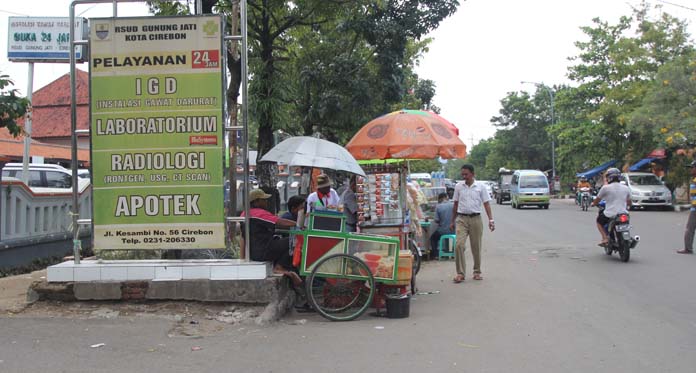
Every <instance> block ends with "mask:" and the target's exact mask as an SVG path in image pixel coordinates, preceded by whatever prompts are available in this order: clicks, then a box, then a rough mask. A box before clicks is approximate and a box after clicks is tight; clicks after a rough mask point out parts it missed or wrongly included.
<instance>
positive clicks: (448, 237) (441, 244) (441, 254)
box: [437, 234, 457, 260]
mask: <svg viewBox="0 0 696 373" xmlns="http://www.w3.org/2000/svg"><path fill="white" fill-rule="evenodd" d="M446 241H451V243H450V242H446ZM456 243H457V235H455V234H443V235H442V236H440V241H438V243H437V260H441V259H442V258H454V245H455V244H456ZM445 248H447V251H445Z"/></svg>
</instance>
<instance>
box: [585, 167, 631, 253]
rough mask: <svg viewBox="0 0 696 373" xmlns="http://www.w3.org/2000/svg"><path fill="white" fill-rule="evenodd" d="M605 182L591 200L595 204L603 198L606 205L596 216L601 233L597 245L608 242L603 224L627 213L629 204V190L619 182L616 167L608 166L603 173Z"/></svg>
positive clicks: (604, 244) (619, 176)
mask: <svg viewBox="0 0 696 373" xmlns="http://www.w3.org/2000/svg"><path fill="white" fill-rule="evenodd" d="M604 178H605V184H604V186H602V188H601V189H600V190H599V193H597V197H596V198H595V199H594V200H593V201H592V206H597V204H599V202H600V201H601V200H604V201H605V203H606V207H605V208H604V210H602V211H600V213H599V215H598V216H597V229H599V233H600V234H601V235H602V241H601V242H600V243H599V246H606V245H607V244H608V242H609V236H608V232H607V231H606V230H605V228H604V226H605V225H608V224H609V222H610V221H611V219H613V218H614V217H615V216H616V215H618V214H627V213H628V211H627V208H628V207H630V206H631V191H630V190H629V189H628V187H627V186H626V185H623V184H621V183H620V182H619V181H620V180H621V171H619V169H618V168H614V167H612V168H610V169H608V170H607V172H606V173H605V174H604Z"/></svg>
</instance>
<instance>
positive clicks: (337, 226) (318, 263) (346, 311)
mask: <svg viewBox="0 0 696 373" xmlns="http://www.w3.org/2000/svg"><path fill="white" fill-rule="evenodd" d="M307 218H308V219H309V221H308V224H307V228H306V229H304V230H298V231H294V232H293V234H295V238H296V239H298V238H299V239H298V240H297V242H298V245H296V246H295V250H298V249H300V250H301V254H300V255H301V262H300V266H299V269H300V274H301V275H303V276H306V280H305V284H306V285H305V286H306V291H307V300H308V301H309V303H310V304H311V305H312V307H313V308H314V309H315V310H316V311H317V312H318V313H319V314H321V315H322V316H324V317H326V318H327V319H329V320H333V321H348V320H353V319H355V318H357V317H359V316H360V315H362V314H363V313H364V312H365V311H366V310H367V309H368V308H369V307H370V306H377V307H378V308H379V307H380V306H381V304H383V303H382V299H381V297H382V296H383V295H384V293H385V292H384V290H383V287H384V286H387V285H402V286H403V285H407V284H409V283H410V280H411V270H412V269H411V261H410V260H409V259H410V258H409V257H408V256H406V257H401V256H400V255H399V247H400V240H399V238H398V237H389V236H386V235H376V234H367V233H356V232H348V231H347V230H346V225H345V215H343V213H340V212H333V211H313V212H311V213H310V214H309V215H308V217H307ZM376 294H378V296H377V298H375V295H376Z"/></svg>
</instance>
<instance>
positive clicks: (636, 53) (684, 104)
mask: <svg viewBox="0 0 696 373" xmlns="http://www.w3.org/2000/svg"><path fill="white" fill-rule="evenodd" d="M653 15H655V16H653ZM581 29H582V31H583V32H584V34H585V36H586V37H587V39H586V40H582V41H576V42H575V45H576V47H577V48H578V54H577V55H575V56H572V57H570V58H569V61H570V62H571V65H570V66H569V67H568V78H569V79H570V80H571V81H572V82H573V84H572V85H571V86H556V87H554V94H555V105H554V109H555V118H556V120H555V124H554V125H552V126H550V125H548V123H550V121H549V120H548V113H545V112H544V110H545V109H548V108H549V106H548V99H547V100H546V105H544V102H543V101H544V99H543V96H544V95H543V94H541V93H540V92H538V91H537V92H536V93H535V94H534V96H532V97H527V96H525V94H524V93H509V94H508V95H507V96H506V97H505V98H503V99H502V100H501V109H500V115H499V116H496V117H494V118H493V119H492V123H493V124H494V125H496V126H497V127H498V131H497V132H496V134H495V137H494V138H493V139H491V141H490V142H486V143H482V144H480V145H477V146H483V147H484V148H485V149H486V152H487V156H486V161H485V164H486V165H487V166H485V167H489V166H488V165H491V166H492V165H494V164H495V165H496V166H498V165H500V166H501V167H502V166H504V167H507V168H518V167H525V168H539V169H542V170H543V169H546V168H547V167H548V164H549V163H548V161H549V158H548V157H547V156H546V155H547V154H549V152H547V151H545V150H544V147H548V143H549V141H550V140H551V139H554V140H555V143H556V148H555V149H556V169H557V174H560V175H561V176H562V177H563V179H564V181H565V182H568V181H571V180H572V179H573V178H574V175H575V173H576V172H579V171H583V170H587V169H588V168H591V167H594V166H596V165H598V164H599V163H602V162H605V161H607V160H609V159H612V158H613V159H617V160H619V161H620V164H622V165H628V164H631V163H633V162H634V161H636V160H639V159H641V158H643V157H644V156H645V154H647V153H648V152H650V151H652V150H653V149H655V148H658V147H662V148H665V149H667V155H668V158H669V159H667V160H666V163H667V164H668V165H671V166H670V167H672V168H674V167H676V165H678V164H680V163H679V162H684V161H685V160H675V159H677V158H678V157H683V156H684V155H686V156H690V155H689V154H690V153H689V151H688V149H687V151H684V152H681V153H680V152H679V150H680V149H682V150H683V148H684V147H686V148H693V146H694V143H695V142H696V133H695V132H696V119H695V118H696V112H695V110H696V109H693V108H694V107H696V106H695V105H694V104H695V102H694V100H695V99H694V97H696V83H695V82H696V65H695V63H694V60H696V54H695V52H694V44H693V41H691V40H690V35H689V34H688V33H687V32H686V22H685V21H684V20H680V19H678V18H676V17H674V16H672V15H670V14H668V13H665V12H663V11H662V10H661V9H660V7H659V6H656V7H652V6H650V5H649V4H648V3H647V2H643V3H641V4H640V5H639V6H637V7H636V8H634V9H633V12H632V14H631V15H630V16H624V17H622V18H620V19H619V21H618V22H617V23H616V24H610V23H608V22H605V21H603V20H601V19H600V18H595V19H594V20H593V21H592V24H591V25H590V26H586V27H582V28H581ZM545 144H547V145H545ZM473 153H474V150H472V154H473ZM674 171H675V172H674V174H675V175H676V174H679V172H678V170H676V169H675V170H674Z"/></svg>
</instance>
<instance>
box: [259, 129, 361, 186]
mask: <svg viewBox="0 0 696 373" xmlns="http://www.w3.org/2000/svg"><path fill="white" fill-rule="evenodd" d="M261 162H280V163H285V164H287V165H289V166H305V167H317V168H328V169H332V170H339V171H347V172H350V173H353V174H356V175H361V176H365V171H363V169H362V167H360V165H359V164H358V162H357V161H356V160H355V158H353V156H352V155H351V154H350V153H349V152H348V151H347V150H346V149H345V148H344V147H342V146H340V145H338V144H334V143H332V142H331V141H326V140H322V139H318V138H316V137H309V136H297V137H291V138H289V139H286V140H283V141H282V142H281V143H279V144H278V145H276V146H274V147H273V149H271V150H269V151H268V153H266V154H264V155H263V157H261Z"/></svg>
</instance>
